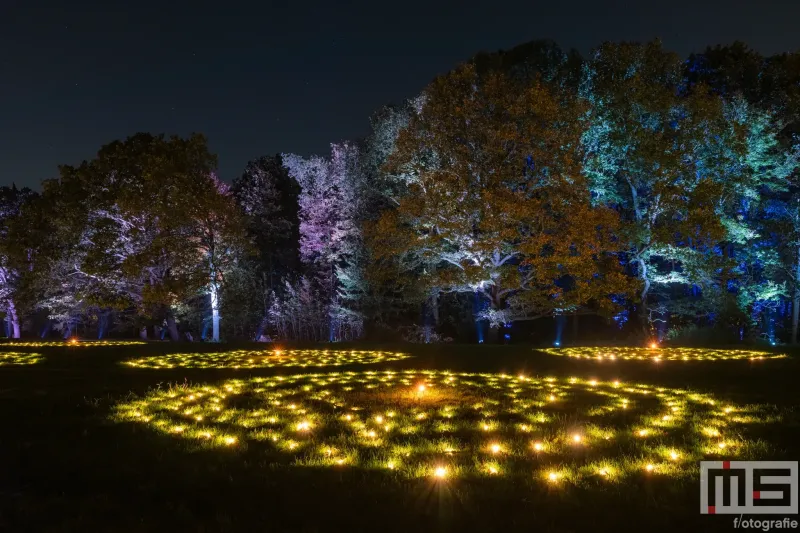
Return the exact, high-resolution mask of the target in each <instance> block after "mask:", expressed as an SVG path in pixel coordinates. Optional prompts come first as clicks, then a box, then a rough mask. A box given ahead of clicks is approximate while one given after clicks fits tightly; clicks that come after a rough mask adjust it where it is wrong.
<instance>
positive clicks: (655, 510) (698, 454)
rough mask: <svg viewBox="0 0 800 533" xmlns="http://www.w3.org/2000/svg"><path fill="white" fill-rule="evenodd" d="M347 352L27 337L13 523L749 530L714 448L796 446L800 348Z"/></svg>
mask: <svg viewBox="0 0 800 533" xmlns="http://www.w3.org/2000/svg"><path fill="white" fill-rule="evenodd" d="M334 346H335V348H336V350H334ZM334 346H317V347H282V349H281V353H280V354H274V353H272V352H269V353H267V354H264V353H263V352H258V350H260V349H263V346H256V345H249V346H238V345H237V346H227V345H218V346H213V345H200V344H169V343H152V344H119V345H114V346H104V345H95V346H91V345H86V344H85V343H81V344H79V345H78V346H63V345H55V346H41V345H38V346H37V345H25V344H16V345H14V346H8V350H7V351H8V352H14V356H13V357H12V358H7V359H2V358H0V363H3V364H0V400H2V401H0V409H2V413H1V414H0V416H2V420H3V421H4V427H3V431H2V434H0V435H1V436H0V452H2V456H3V457H4V458H6V461H4V463H5V465H4V466H5V468H4V473H3V476H2V478H0V479H2V482H0V483H2V485H0V487H2V491H3V499H2V502H3V503H2V506H1V507H0V509H2V513H1V514H0V530H3V531H373V530H378V529H380V530H390V531H409V530H411V531H430V530H435V531H465V530H469V531H495V530H509V531H515V530H524V531H537V532H539V531H586V530H592V531H605V530H615V531H616V530H620V529H624V530H635V529H645V528H646V529H648V530H654V531H662V530H663V531H666V530H670V531H674V530H676V529H679V530H686V531H695V530H704V531H708V530H730V529H731V527H732V525H731V524H732V522H731V520H732V517H727V516H701V515H700V514H699V481H698V479H697V471H696V464H697V461H698V460H700V459H701V458H704V457H707V458H714V459H744V458H754V459H793V460H794V459H797V458H798V455H799V454H798V453H797V452H798V448H800V444H798V442H800V439H799V437H800V431H799V428H800V424H799V422H800V417H798V415H797V412H796V407H795V404H796V403H797V399H798V394H797V392H796V390H797V386H796V379H797V376H798V375H800V373H799V372H798V366H800V365H799V364H798V358H797V357H795V356H791V357H788V358H780V359H772V358H769V357H767V358H765V359H756V360H751V359H752V358H751V357H745V358H739V359H737V358H724V357H722V358H721V357H718V356H719V353H717V354H716V355H715V356H714V357H710V356H709V357H708V358H705V357H699V356H698V357H696V358H693V359H690V360H683V359H682V357H678V358H669V357H665V358H663V359H662V360H660V361H653V360H642V359H638V358H636V359H634V360H626V359H623V358H622V357H619V358H614V359H609V358H607V357H604V358H601V359H599V360H598V359H592V358H589V359H584V358H574V357H562V356H559V355H557V354H550V353H545V352H541V351H536V350H534V349H533V348H531V347H528V346H496V347H489V346H459V345H450V346H448V345H440V346H415V345H403V346H369V347H367V346H364V345H360V344H359V345H354V346H352V347H342V346H340V345H334ZM221 348H222V349H221ZM290 348H296V349H301V348H303V349H314V350H317V351H314V352H303V353H300V352H292V350H291V349H290ZM350 348H352V350H354V351H353V352H350ZM228 349H230V350H238V351H237V352H235V353H234V354H230V353H228V354H225V353H224V352H225V351H228ZM343 349H344V350H346V351H345V352H342V351H341V350H343ZM326 350H327V352H326ZM603 350H604V351H603V353H604V354H605V353H607V350H608V349H607V348H604V349H603ZM398 352H401V353H403V354H404V355H405V356H408V357H397V356H394V355H391V354H392V353H398ZM698 353H699V352H696V354H698ZM780 353H783V352H780ZM22 354H29V355H28V357H25V356H24V355H22ZM35 354H41V356H39V355H35ZM582 355H584V354H582ZM700 355H702V354H700ZM768 355H771V354H768ZM265 356H266V357H265ZM301 359H303V361H302V362H301ZM309 362H313V363H314V365H329V366H301V365H308V364H309ZM236 367H238V368H236Z"/></svg>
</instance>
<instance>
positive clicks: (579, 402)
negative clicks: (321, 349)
mask: <svg viewBox="0 0 800 533" xmlns="http://www.w3.org/2000/svg"><path fill="white" fill-rule="evenodd" d="M761 410H762V408H761V407H759V406H736V405H733V404H729V403H723V402H720V401H718V400H716V399H715V398H713V397H712V396H710V395H708V394H702V393H697V392H692V391H688V390H682V389H669V388H662V387H655V386H651V385H645V384H628V383H621V382H619V381H597V380H584V379H578V378H555V377H548V378H531V377H525V376H508V375H500V374H468V373H452V372H440V371H419V370H407V371H381V372H376V371H371V372H341V373H327V374H305V375H295V376H288V377H285V376H277V377H256V378H250V379H246V380H242V379H233V380H229V381H226V382H224V383H222V384H220V385H218V386H215V385H198V386H191V387H189V386H180V387H175V388H171V389H169V390H159V391H155V392H153V393H151V394H149V395H148V396H146V397H144V398H142V399H139V400H135V401H132V402H127V403H124V404H120V405H118V406H117V407H116V409H115V415H114V416H115V418H116V419H117V420H119V421H126V422H136V423H140V424H146V425H148V426H150V427H151V428H153V429H155V430H157V431H160V432H163V433H167V434H170V435H173V436H174V437H176V438H180V439H183V440H188V441H190V442H193V443H195V444H196V445H197V446H199V447H203V448H205V447H211V448H233V449H238V448H242V447H247V446H263V447H264V449H265V451H266V453H268V454H270V455H271V458H272V459H273V460H274V461H275V462H278V463H281V462H283V463H288V464H293V465H297V466H313V467H332V468H344V467H360V468H374V469H382V470H387V471H392V472H394V473H396V474H397V475H402V476H404V477H430V478H432V479H442V478H449V477H455V476H458V477H469V476H514V475H517V476H519V475H524V476H530V475H535V476H537V477H539V478H540V479H541V480H542V481H543V482H546V483H561V482H565V481H571V482H575V481H578V480H596V481H598V482H602V483H608V482H616V481H620V480H622V479H624V478H625V477H626V476H631V475H663V476H689V475H692V476H693V475H695V474H696V469H697V464H698V463H697V462H698V461H699V460H701V459H706V458H710V459H714V460H720V459H730V458H740V459H741V458H746V457H749V456H753V455H757V454H758V453H759V448H758V447H757V444H756V443H754V442H752V441H749V440H746V439H745V438H744V437H743V436H742V429H743V426H746V425H748V424H754V423H764V422H771V421H775V418H774V417H772V418H771V417H770V416H764V415H763V413H761Z"/></svg>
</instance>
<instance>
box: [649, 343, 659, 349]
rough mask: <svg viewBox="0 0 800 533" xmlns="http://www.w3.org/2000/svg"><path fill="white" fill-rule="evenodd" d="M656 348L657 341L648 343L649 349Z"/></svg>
mask: <svg viewBox="0 0 800 533" xmlns="http://www.w3.org/2000/svg"><path fill="white" fill-rule="evenodd" d="M656 348H658V343H657V342H651V343H650V349H651V350H655V349H656Z"/></svg>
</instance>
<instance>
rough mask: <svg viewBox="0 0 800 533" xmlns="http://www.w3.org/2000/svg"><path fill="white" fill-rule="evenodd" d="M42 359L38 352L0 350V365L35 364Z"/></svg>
mask: <svg viewBox="0 0 800 533" xmlns="http://www.w3.org/2000/svg"><path fill="white" fill-rule="evenodd" d="M3 344H9V343H3ZM42 361H44V356H42V354H39V353H23V352H0V366H16V365H35V364H36V363H40V362H42Z"/></svg>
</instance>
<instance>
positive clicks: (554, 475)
mask: <svg viewBox="0 0 800 533" xmlns="http://www.w3.org/2000/svg"><path fill="white" fill-rule="evenodd" d="M547 479H549V480H550V482H551V483H555V482H556V481H558V473H556V472H550V473H549V474H548V475H547Z"/></svg>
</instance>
